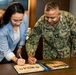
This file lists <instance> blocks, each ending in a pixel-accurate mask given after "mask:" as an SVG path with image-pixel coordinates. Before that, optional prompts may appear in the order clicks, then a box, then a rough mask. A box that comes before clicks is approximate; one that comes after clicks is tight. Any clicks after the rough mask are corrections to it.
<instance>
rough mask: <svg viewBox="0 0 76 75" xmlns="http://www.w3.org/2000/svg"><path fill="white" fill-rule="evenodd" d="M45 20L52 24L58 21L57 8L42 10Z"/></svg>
mask: <svg viewBox="0 0 76 75" xmlns="http://www.w3.org/2000/svg"><path fill="white" fill-rule="evenodd" d="M44 15H45V20H46V21H47V22H48V23H49V24H51V25H54V24H56V23H57V22H58V21H59V17H60V13H59V10H55V9H52V10H50V11H46V10H45V11H44Z"/></svg>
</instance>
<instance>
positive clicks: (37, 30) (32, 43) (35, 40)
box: [26, 22, 42, 56]
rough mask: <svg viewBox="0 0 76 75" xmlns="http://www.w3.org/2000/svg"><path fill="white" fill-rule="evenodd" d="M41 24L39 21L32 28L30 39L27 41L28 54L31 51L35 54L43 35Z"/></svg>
mask: <svg viewBox="0 0 76 75" xmlns="http://www.w3.org/2000/svg"><path fill="white" fill-rule="evenodd" d="M41 25H42V24H41V23H40V22H37V23H36V24H35V27H34V28H33V29H32V31H31V33H30V35H29V39H28V40H27V41H26V51H27V54H28V56H29V55H30V54H29V53H32V54H33V55H35V51H36V49H37V46H38V44H39V39H40V37H41V35H42V28H41Z"/></svg>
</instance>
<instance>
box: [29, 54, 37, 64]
mask: <svg viewBox="0 0 76 75" xmlns="http://www.w3.org/2000/svg"><path fill="white" fill-rule="evenodd" d="M36 61H37V59H36V58H35V57H33V56H32V54H31V55H30V56H29V58H28V62H29V64H35V63H36Z"/></svg>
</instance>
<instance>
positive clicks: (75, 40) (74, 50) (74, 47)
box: [69, 14, 76, 54]
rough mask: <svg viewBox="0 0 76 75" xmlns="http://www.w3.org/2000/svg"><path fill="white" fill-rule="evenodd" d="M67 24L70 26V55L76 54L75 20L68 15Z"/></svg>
mask: <svg viewBox="0 0 76 75" xmlns="http://www.w3.org/2000/svg"><path fill="white" fill-rule="evenodd" d="M69 23H70V25H71V42H72V43H71V45H72V46H71V53H72V54H75V53H76V18H75V17H74V16H73V15H72V14H69Z"/></svg>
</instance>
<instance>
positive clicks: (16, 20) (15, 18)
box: [11, 13, 24, 27]
mask: <svg viewBox="0 0 76 75" xmlns="http://www.w3.org/2000/svg"><path fill="white" fill-rule="evenodd" d="M23 17H24V14H23V13H15V14H13V15H12V16H11V23H12V26H13V27H14V26H20V24H21V23H22V20H23Z"/></svg>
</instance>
